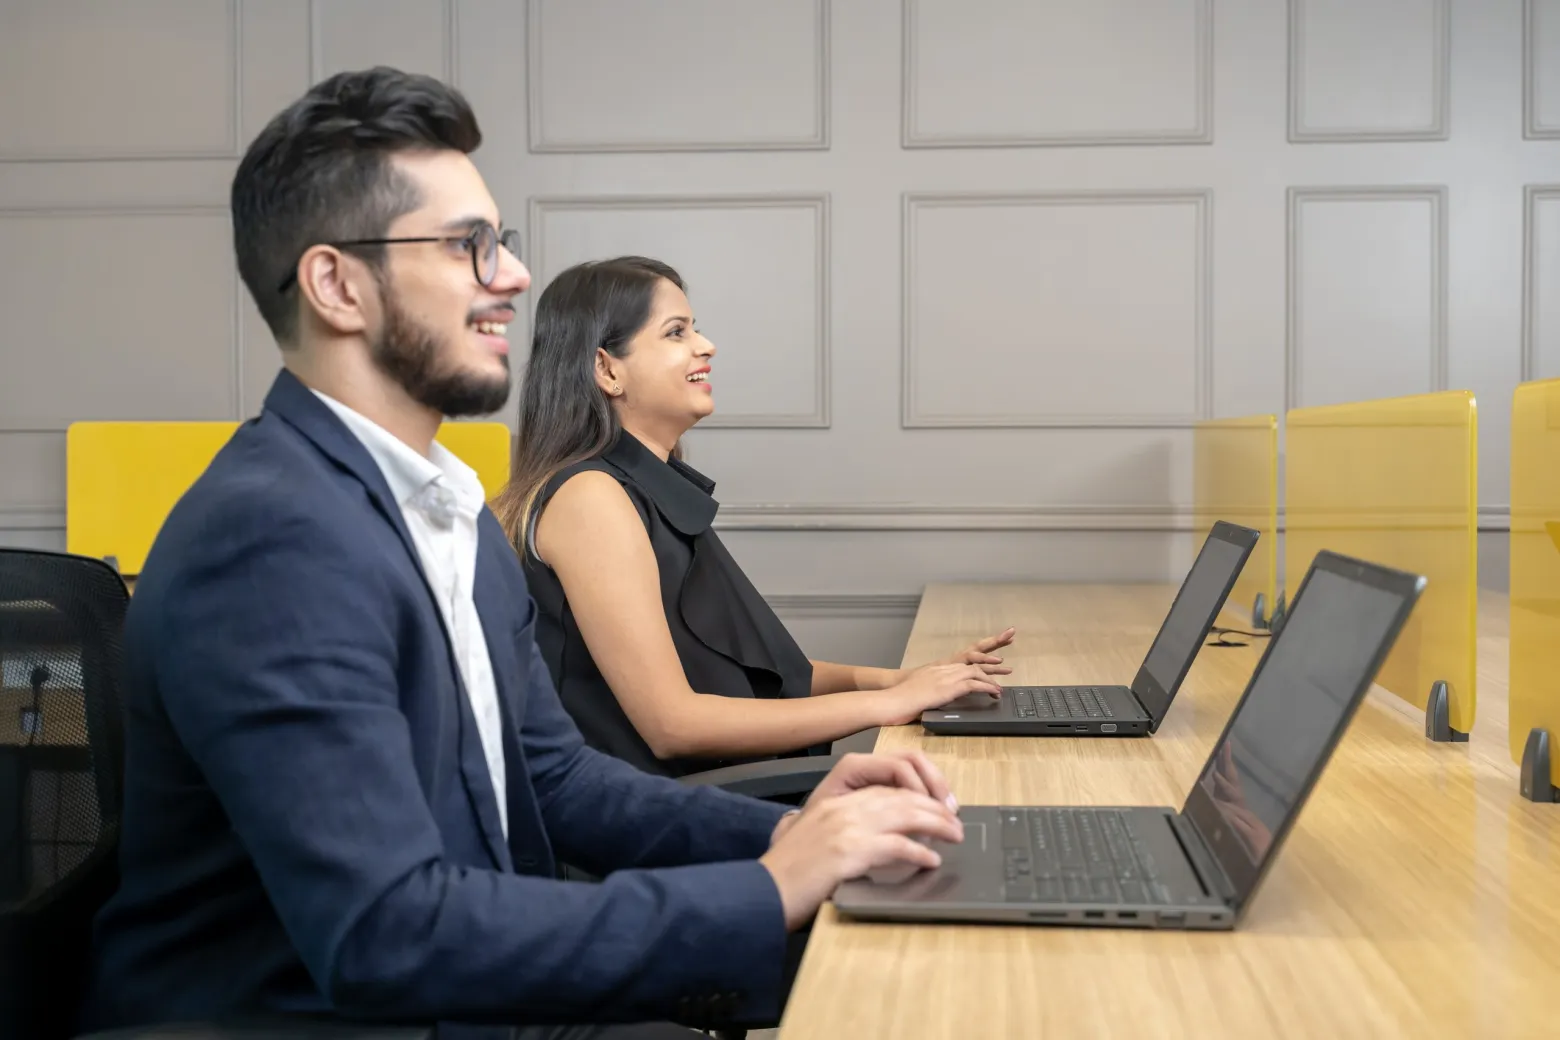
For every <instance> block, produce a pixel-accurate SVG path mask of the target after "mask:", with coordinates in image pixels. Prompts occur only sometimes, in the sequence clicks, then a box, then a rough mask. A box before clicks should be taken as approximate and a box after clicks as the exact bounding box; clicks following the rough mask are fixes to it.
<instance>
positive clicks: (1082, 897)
mask: <svg viewBox="0 0 1560 1040" xmlns="http://www.w3.org/2000/svg"><path fill="white" fill-rule="evenodd" d="M1062 888H1063V891H1064V892H1066V893H1067V899H1068V900H1069V901H1070V902H1075V903H1086V902H1089V901H1090V900H1092V899H1093V898H1094V890H1093V888H1092V887H1091V886H1090V885H1089V879H1088V878H1084V877H1078V876H1077V875H1076V874H1069V875H1068V876H1067V877H1065V878H1063V879H1062Z"/></svg>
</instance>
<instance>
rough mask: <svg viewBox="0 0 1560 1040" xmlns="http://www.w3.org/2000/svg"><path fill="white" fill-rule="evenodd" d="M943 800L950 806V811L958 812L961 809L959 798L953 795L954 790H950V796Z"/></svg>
mask: <svg viewBox="0 0 1560 1040" xmlns="http://www.w3.org/2000/svg"><path fill="white" fill-rule="evenodd" d="M943 802H944V804H946V805H947V806H948V811H949V812H958V811H959V800H958V799H957V798H955V797H954V796H953V792H952V791H950V792H948V797H947V798H944V799H943Z"/></svg>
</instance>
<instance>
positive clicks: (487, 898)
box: [87, 371, 786, 1028]
mask: <svg viewBox="0 0 1560 1040" xmlns="http://www.w3.org/2000/svg"><path fill="white" fill-rule="evenodd" d="M475 599H476V605H477V609H478V612H479V613H480V615H481V618H482V627H483V630H484V633H485V635H486V638H487V645H488V651H489V654H490V656H491V658H492V662H493V672H494V677H495V679H496V682H497V687H498V694H499V700H500V704H501V708H502V713H503V721H504V753H505V756H506V760H507V772H508V777H509V780H508V787H509V790H508V792H507V797H508V809H509V836H508V840H507V841H506V840H505V838H504V835H503V832H502V829H501V826H500V822H499V814H498V805H497V802H496V801H495V795H494V791H493V786H492V782H491V780H490V779H489V774H488V770H487V764H486V761H485V759H484V758H483V753H482V744H481V741H480V738H479V736H478V733H477V727H476V721H475V717H474V716H473V714H472V709H471V707H470V705H469V703H468V702H467V698H466V694H465V690H464V688H463V686H462V684H461V681H460V677H459V672H458V670H457V667H456V662H455V658H454V656H453V654H452V650H451V644H450V641H449V639H448V638H447V637H446V634H445V630H444V623H443V619H442V617H441V614H440V611H439V608H438V605H437V603H436V602H435V600H434V598H433V595H432V593H431V592H430V590H429V587H428V585H427V583H426V581H425V580H424V577H423V572H422V570H421V567H420V564H419V561H418V558H417V554H416V550H415V548H414V545H413V542H412V540H411V536H410V534H409V533H408V531H407V529H406V526H405V523H404V521H403V519H402V516H401V510H400V508H399V507H398V505H397V503H396V502H395V501H394V500H393V499H392V497H391V493H390V489H389V487H388V485H387V484H386V482H385V480H384V478H383V476H382V475H381V474H380V471H379V469H378V467H377V465H376V464H375V462H374V461H373V459H372V458H371V457H370V456H369V454H368V452H367V450H366V449H365V448H364V447H363V446H362V445H361V444H360V442H359V441H358V440H357V439H356V438H355V437H354V436H353V434H352V433H351V432H350V431H349V430H348V429H347V428H346V427H345V426H344V425H343V424H342V423H341V422H340V421H339V420H338V419H337V418H336V416H335V415H334V414H332V412H331V411H330V410H329V408H328V407H326V405H325V404H324V403H322V402H321V401H320V400H319V399H318V398H316V397H315V396H314V394H313V393H312V392H311V391H310V390H309V389H308V388H307V387H305V386H304V385H303V384H302V383H301V382H299V381H298V380H297V379H296V378H295V377H294V376H292V375H291V374H290V373H288V372H286V371H284V372H282V374H281V375H280V376H279V377H278V378H277V380H276V383H275V384H274V385H273V387H272V388H271V391H270V393H269V395H268V397H267V398H266V403H265V408H264V410H263V411H262V413H261V414H260V416H259V417H258V418H256V419H253V420H251V421H249V422H247V423H245V424H244V425H242V426H241V427H240V428H239V429H238V431H237V432H236V433H235V435H234V437H233V438H232V440H231V441H230V442H229V443H228V444H227V445H226V446H225V447H224V448H223V449H222V451H221V452H220V453H219V454H218V455H217V457H216V459H215V460H214V461H213V462H212V464H211V466H210V467H209V468H208V469H207V471H206V472H205V474H204V475H203V476H201V478H200V479H199V480H198V481H197V482H196V483H195V484H194V486H193V487H191V488H190V490H189V491H188V492H187V493H186V494H185V495H184V497H183V498H182V499H181V500H180V502H179V503H178V505H177V506H176V507H175V508H174V509H173V511H172V512H171V514H170V515H169V517H168V519H167V521H166V523H165V524H164V526H163V528H162V530H161V532H160V533H159V535H158V537H157V540H156V544H155V545H154V546H153V548H152V551H151V553H150V555H149V557H148V559H147V561H146V566H145V568H144V569H143V571H142V573H141V575H140V577H139V580H138V581H137V584H136V590H135V595H134V597H133V598H132V601H131V604H130V608H129V614H128V616H127V618H126V624H125V658H126V691H125V695H126V701H127V712H128V717H127V720H126V726H127V734H126V735H127V748H126V777H125V804H124V819H123V832H122V848H121V856H120V864H121V866H120V869H121V875H122V878H121V886H120V889H119V891H118V893H117V894H116V895H115V896H114V897H113V899H112V900H111V901H110V902H109V904H108V905H107V906H106V907H105V908H104V910H103V912H102V913H101V914H100V916H99V919H98V922H97V935H96V942H95V970H94V979H93V984H92V1000H91V1002H90V1005H89V1007H90V1010H89V1013H88V1022H87V1024H88V1025H90V1026H92V1027H95V1028H100V1027H105V1026H111V1025H128V1024H140V1023H144V1022H151V1021H167V1020H176V1019H191V1018H210V1017H216V1016H222V1015H230V1014H234V1013H245V1012H288V1011H296V1012H317V1013H325V1014H329V1015H340V1016H343V1017H352V1018H359V1017H364V1016H367V1017H371V1018H392V1019H402V1020H414V1021H419V1022H444V1023H470V1024H473V1025H475V1024H493V1025H497V1024H499V1023H514V1024H524V1023H533V1022H576V1021H623V1020H645V1019H664V1018H669V1017H680V1016H686V1015H687V1014H689V1012H690V1010H692V1011H693V1012H694V1013H695V1014H698V1013H708V1012H710V1011H711V1010H712V1009H713V1010H715V1011H716V1012H725V1013H729V1014H730V1015H732V1016H733V1017H736V1018H740V1019H742V1020H759V1019H767V1018H772V1017H773V1016H774V1015H776V1014H777V1012H778V1003H779V1000H780V991H781V986H782V971H783V961H784V955H785V939H786V936H785V924H784V918H783V912H782V908H781V903H780V897H779V893H778V891H777V889H776V887H775V885H774V882H773V880H772V879H771V877H770V876H769V874H768V872H767V871H766V870H765V869H764V867H762V866H761V865H760V864H759V863H757V862H756V859H757V857H758V856H759V855H760V854H762V853H763V852H764V851H765V850H766V849H767V847H768V843H769V837H770V835H771V833H772V831H773V829H774V827H775V825H776V823H777V822H778V821H779V818H780V816H781V814H782V812H783V811H784V807H783V806H778V805H772V804H769V803H764V802H760V801H757V800H753V799H747V798H741V797H737V796H734V795H729V794H726V793H724V792H721V791H718V790H714V789H710V788H699V787H688V786H683V785H681V784H678V783H676V782H675V781H672V780H667V779H662V778H659V777H653V776H650V775H647V774H645V773H641V772H639V771H637V770H635V769H633V768H632V767H630V766H628V765H626V764H624V763H622V762H619V761H617V760H615V759H612V758H608V757H606V756H603V755H601V754H598V753H596V752H594V751H592V750H590V749H589V748H587V747H585V746H584V744H583V742H582V740H581V738H580V735H579V732H578V731H577V730H576V728H575V726H574V724H573V722H572V721H571V720H570V718H569V717H568V715H567V714H566V713H565V712H564V710H563V708H562V706H561V704H560V702H559V700H558V697H557V694H556V692H555V690H554V688H553V684H552V681H551V679H550V677H549V675H548V672H547V669H546V666H545V664H544V663H543V661H542V659H541V657H540V656H539V654H538V651H537V648H536V643H535V640H534V638H533V630H534V626H535V622H536V611H535V607H534V604H533V602H532V599H531V597H530V595H529V593H528V592H527V589H526V585H525V579H524V576H523V574H522V571H521V568H520V565H519V562H518V560H517V559H516V557H515V555H514V552H513V550H512V549H511V548H510V546H509V543H508V540H507V539H506V537H505V535H504V532H503V530H502V528H501V527H500V525H499V523H498V521H497V519H496V518H495V517H494V516H493V514H492V513H491V512H489V511H487V510H484V511H483V514H482V517H481V521H480V535H479V546H478V550H477V569H476V586H475ZM555 856H557V857H559V858H561V859H562V860H563V861H565V862H567V863H570V864H572V865H575V866H578V867H580V868H582V869H584V870H587V871H589V872H591V873H592V874H596V875H598V876H600V875H606V877H605V880H604V881H602V882H601V883H599V884H593V883H585V882H565V881H561V880H557V879H556V868H555V858H554V857H555ZM717 1017H719V1018H724V1017H725V1015H723V1014H718V1015H717Z"/></svg>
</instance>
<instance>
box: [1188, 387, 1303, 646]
mask: <svg viewBox="0 0 1560 1040" xmlns="http://www.w3.org/2000/svg"><path fill="white" fill-rule="evenodd" d="M1192 444H1193V452H1192V454H1193V461H1192V487H1193V491H1192V512H1193V516H1194V518H1195V519H1194V523H1195V524H1196V527H1197V537H1198V540H1199V541H1201V540H1203V539H1205V538H1207V537H1208V532H1209V531H1210V530H1212V528H1213V525H1214V522H1215V521H1217V520H1225V521H1228V522H1229V523H1232V524H1240V525H1242V526H1243V527H1250V528H1252V529H1253V530H1255V531H1257V532H1258V533H1259V534H1261V536H1262V537H1261V540H1260V541H1258V542H1257V547H1256V549H1255V551H1253V552H1252V554H1251V556H1250V558H1248V559H1247V561H1246V566H1245V567H1244V568H1243V569H1242V570H1241V572H1240V577H1239V578H1237V579H1236V580H1235V587H1234V589H1232V590H1231V592H1230V603H1231V604H1232V605H1236V606H1239V607H1241V608H1245V607H1250V608H1251V623H1252V624H1253V625H1254V626H1256V627H1258V628H1267V627H1270V626H1271V625H1272V623H1273V621H1274V619H1275V618H1276V617H1277V616H1279V615H1281V614H1282V612H1283V601H1282V599H1281V598H1280V596H1279V592H1278V416H1276V415H1246V416H1241V417H1239V418H1235V419H1209V420H1204V421H1202V422H1199V423H1198V424H1197V426H1196V428H1195V429H1194V431H1193V435H1192Z"/></svg>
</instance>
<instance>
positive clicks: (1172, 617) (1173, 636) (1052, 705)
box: [921, 520, 1260, 737]
mask: <svg viewBox="0 0 1560 1040" xmlns="http://www.w3.org/2000/svg"><path fill="white" fill-rule="evenodd" d="M1259 537H1260V535H1259V534H1258V533H1257V532H1256V531H1253V530H1252V529H1251V528H1249V527H1241V526H1240V525H1239V524H1231V523H1227V522H1225V521H1223V520H1220V521H1218V522H1217V523H1215V524H1214V525H1213V529H1212V530H1211V531H1209V532H1208V537H1207V538H1206V539H1204V540H1203V545H1202V549H1201V550H1199V551H1198V553H1197V559H1196V560H1194V561H1193V562H1192V568H1191V570H1189V571H1187V572H1186V579H1185V580H1184V581H1182V582H1181V588H1180V591H1179V592H1177V593H1176V596H1175V602H1173V603H1171V604H1170V612H1169V613H1168V614H1166V615H1165V620H1164V624H1162V625H1160V627H1159V633H1158V634H1157V635H1156V636H1155V637H1154V642H1153V643H1152V644H1151V645H1150V646H1149V648H1148V653H1147V654H1146V655H1145V656H1144V658H1143V664H1142V665H1141V666H1140V667H1139V668H1138V672H1137V676H1136V677H1135V678H1133V680H1132V685H1131V686H1004V687H1003V688H1002V696H1001V697H1000V698H999V699H997V700H995V701H993V700H992V699H991V698H990V697H989V696H988V695H986V694H983V693H981V694H971V695H969V696H967V697H962V698H960V699H959V700H957V701H953V702H952V703H950V704H947V705H944V706H943V707H941V708H934V709H932V710H930V711H926V712H923V713H922V715H921V725H922V726H924V727H925V728H926V730H927V732H929V733H935V734H937V735H939V736H990V737H1000V736H1014V737H1047V736H1049V737H1073V736H1082V737H1101V736H1104V737H1121V736H1146V735H1148V734H1150V733H1153V732H1154V731H1155V730H1157V729H1158V728H1159V724H1160V723H1161V722H1163V721H1164V719H1165V715H1166V714H1168V713H1169V711H1170V702H1171V701H1172V700H1174V699H1175V695H1176V691H1177V690H1179V689H1180V688H1181V681H1182V680H1183V679H1185V678H1186V673H1187V671H1189V670H1190V669H1191V667H1192V661H1193V660H1195V659H1196V657H1197V651H1198V650H1200V649H1201V648H1202V645H1203V640H1205V639H1207V638H1208V633H1209V632H1211V631H1212V630H1213V623H1214V620H1215V619H1217V618H1218V616H1219V611H1221V610H1223V609H1224V601H1225V600H1226V599H1228V598H1229V595H1230V590H1231V589H1233V588H1234V587H1235V579H1237V578H1238V577H1240V572H1241V568H1243V567H1245V566H1246V559H1247V558H1248V557H1249V556H1250V555H1251V550H1252V548H1253V547H1255V546H1256V544H1257V539H1258V538H1259Z"/></svg>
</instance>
